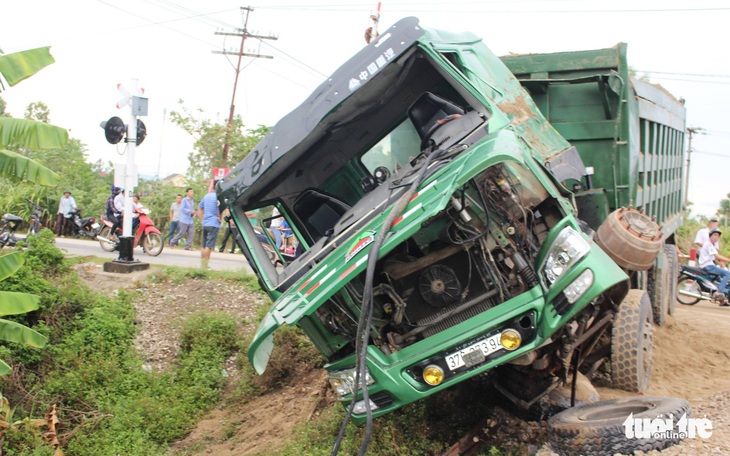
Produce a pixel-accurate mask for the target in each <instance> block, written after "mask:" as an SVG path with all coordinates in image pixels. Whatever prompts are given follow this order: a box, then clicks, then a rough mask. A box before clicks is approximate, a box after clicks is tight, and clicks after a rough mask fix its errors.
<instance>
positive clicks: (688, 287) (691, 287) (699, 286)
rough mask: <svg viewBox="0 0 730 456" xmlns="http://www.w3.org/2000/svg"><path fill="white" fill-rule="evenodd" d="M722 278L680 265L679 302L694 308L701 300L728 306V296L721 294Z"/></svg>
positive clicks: (702, 270)
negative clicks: (719, 288) (720, 284)
mask: <svg viewBox="0 0 730 456" xmlns="http://www.w3.org/2000/svg"><path fill="white" fill-rule="evenodd" d="M719 283H720V276H719V275H717V274H712V273H709V272H707V271H705V270H704V269H702V268H697V267H694V266H686V265H680V269H679V280H678V281H677V301H679V302H680V303H681V304H685V305H688V306H693V305H695V304H697V303H698V302H700V301H701V300H705V301H710V302H714V303H716V304H720V305H721V306H727V305H730V304H728V300H727V296H725V295H724V294H723V293H720V292H719V290H718V284H719Z"/></svg>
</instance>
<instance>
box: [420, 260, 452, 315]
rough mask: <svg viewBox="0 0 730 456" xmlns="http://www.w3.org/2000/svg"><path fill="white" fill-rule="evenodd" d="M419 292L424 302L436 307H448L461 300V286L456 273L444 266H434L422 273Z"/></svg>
mask: <svg viewBox="0 0 730 456" xmlns="http://www.w3.org/2000/svg"><path fill="white" fill-rule="evenodd" d="M418 291H419V292H420V293H421V297H422V298H423V300H424V301H426V302H427V303H429V304H431V305H432V306H434V307H446V306H449V305H451V304H454V303H455V302H458V301H459V299H460V298H461V284H460V283H459V279H458V278H457V277H456V272H454V270H453V269H451V268H450V267H448V266H444V265H442V264H436V265H433V266H431V267H429V268H428V269H426V270H425V271H423V273H421V276H420V277H419V278H418Z"/></svg>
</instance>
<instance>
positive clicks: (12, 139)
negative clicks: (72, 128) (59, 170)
mask: <svg viewBox="0 0 730 456" xmlns="http://www.w3.org/2000/svg"><path fill="white" fill-rule="evenodd" d="M53 62H54V60H53V57H52V56H51V53H50V52H49V50H48V48H39V49H31V50H29V51H23V52H17V53H14V54H9V55H0V74H2V75H3V77H4V78H5V81H6V82H7V84H8V85H9V86H11V87H12V86H14V85H15V84H17V83H18V82H20V81H22V80H24V79H26V78H28V77H30V76H32V75H33V74H35V73H37V72H38V71H40V70H41V69H43V68H44V67H46V66H48V65H50V64H51V63H53ZM0 88H3V89H4V85H3V84H2V81H1V80H0ZM67 142H68V132H67V131H66V130H65V129H63V128H60V127H56V126H53V125H49V124H46V123H43V122H36V121H32V120H28V119H14V118H11V117H0V148H1V147H9V146H12V147H18V148H24V149H55V148H61V147H63V146H64V145H66V143H67ZM0 178H10V179H15V180H25V181H30V182H35V183H37V184H40V185H46V186H53V185H58V179H59V176H58V174H56V173H55V172H53V170H51V169H49V168H46V167H45V166H43V165H41V164H40V163H37V162H35V161H33V160H31V159H29V158H28V157H24V156H22V155H20V154H17V153H15V152H11V151H9V150H2V149H0ZM23 262H24V259H23V256H22V253H21V252H14V253H11V254H9V255H3V256H0V281H2V280H5V279H6V278H8V277H10V276H11V275H13V274H15V272H17V271H18V269H19V268H20V267H21V266H22V265H23ZM39 302H40V298H39V297H38V296H34V295H31V294H28V293H17V292H9V291H0V317H4V316H8V315H20V314H24V313H27V312H31V311H34V310H37V309H38V305H39ZM0 340H4V341H7V342H14V343H23V344H26V345H29V346H31V347H38V348H42V347H44V346H45V345H46V342H48V339H47V338H46V337H45V336H44V335H42V334H40V333H39V332H37V331H35V330H33V329H31V328H28V327H27V326H24V325H22V324H20V323H16V322H14V321H10V320H6V319H4V318H0ZM11 371H12V368H11V367H10V366H9V365H8V364H7V363H6V362H4V361H2V360H0V375H7V374H8V373H10V372H11Z"/></svg>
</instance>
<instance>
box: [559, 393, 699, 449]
mask: <svg viewBox="0 0 730 456" xmlns="http://www.w3.org/2000/svg"><path fill="white" fill-rule="evenodd" d="M631 414H633V418H634V419H650V420H654V419H657V418H659V419H661V420H667V419H670V416H671V420H672V423H673V428H672V432H668V433H667V434H668V435H652V436H647V437H644V436H643V435H640V436H639V437H641V438H636V436H635V435H631V436H627V432H626V431H627V427H626V426H627V425H624V423H625V422H626V419H627V418H629V416H630V415H631ZM685 414H686V416H687V418H689V417H691V416H692V412H691V409H690V406H689V403H687V401H685V400H684V399H679V398H674V397H660V396H637V397H622V398H619V399H613V400H609V401H600V402H593V403H589V404H582V405H579V406H576V407H573V408H569V409H567V410H564V411H562V412H560V413H558V414H557V415H554V416H553V417H551V418H550V419H549V420H548V427H547V431H548V438H549V439H550V446H551V447H552V449H553V451H556V452H557V453H559V454H560V455H561V456H574V455H576V456H577V455H602V454H606V455H612V454H616V453H620V454H633V453H634V451H636V450H641V451H645V452H647V451H651V450H661V449H664V448H667V447H669V446H671V445H675V444H677V443H679V442H680V440H681V439H683V438H684V437H685V435H683V434H682V433H681V432H680V431H683V430H680V429H678V426H677V424H678V422H679V420H680V419H681V418H682V416H683V415H685ZM630 429H631V432H633V430H634V429H633V426H630Z"/></svg>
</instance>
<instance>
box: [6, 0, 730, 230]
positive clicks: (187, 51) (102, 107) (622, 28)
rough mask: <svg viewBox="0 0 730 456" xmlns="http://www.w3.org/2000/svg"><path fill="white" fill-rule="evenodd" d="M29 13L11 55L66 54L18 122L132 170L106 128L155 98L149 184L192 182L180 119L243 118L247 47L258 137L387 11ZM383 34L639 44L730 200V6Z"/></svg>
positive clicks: (38, 8)
mask: <svg viewBox="0 0 730 456" xmlns="http://www.w3.org/2000/svg"><path fill="white" fill-rule="evenodd" d="M299 3H300V2H295V1H293V0H268V1H266V2H265V3H262V4H258V5H257V4H241V3H237V2H233V1H229V0H207V1H206V2H200V1H187V0H178V1H173V0H126V1H124V2H114V1H112V0H74V1H72V2H62V1H58V0H24V1H22V2H7V3H6V4H4V5H3V8H2V14H1V15H0V49H2V51H3V52H4V53H5V54H9V53H12V52H18V51H23V50H27V49H32V48H36V47H41V46H51V54H52V55H53V56H54V58H55V60H56V63H54V64H53V65H51V66H49V67H47V68H45V69H43V70H42V71H41V72H39V73H38V74H36V75H35V76H33V77H31V78H29V79H27V80H25V81H23V82H21V83H19V84H18V85H16V86H15V87H10V88H6V89H7V90H5V91H4V92H2V93H0V97H2V98H3V99H4V100H5V101H6V102H7V104H8V107H7V109H8V111H9V112H10V113H11V114H12V115H13V116H14V117H22V116H23V113H24V111H25V109H26V107H27V106H28V104H29V103H32V102H38V101H41V102H43V103H45V104H46V105H47V106H48V107H49V109H50V119H51V123H53V124H54V125H58V126H60V127H64V128H66V129H68V130H69V134H70V136H71V137H73V138H77V139H79V140H80V141H81V142H82V143H83V144H85V145H86V147H87V154H88V159H89V161H90V162H95V161H97V160H102V161H103V162H105V163H106V162H112V163H126V161H127V156H126V154H125V148H124V143H120V144H118V145H111V144H109V143H107V142H106V140H105V138H104V131H103V130H102V129H101V127H100V126H99V124H100V122H101V121H103V120H107V119H109V118H110V117H112V116H118V117H121V118H122V119H123V120H124V122H125V123H127V122H128V120H129V117H130V110H129V108H128V107H127V108H122V109H117V108H116V104H117V102H118V101H119V100H120V99H121V98H122V96H123V95H122V94H121V93H120V91H119V90H118V89H117V85H118V84H121V85H122V86H123V87H125V88H126V89H128V90H132V89H133V88H134V87H135V86H139V87H140V88H142V89H144V96H145V97H147V98H148V106H149V109H148V114H147V116H144V117H141V118H140V119H141V120H142V121H143V122H144V123H145V125H146V127H147V137H146V138H145V140H144V142H143V143H142V144H141V145H140V146H138V147H137V148H136V153H135V162H136V164H137V167H138V171H139V173H140V174H141V175H145V176H160V177H165V176H167V175H170V174H173V173H181V174H184V173H185V172H186V170H187V167H188V164H189V163H188V154H189V152H190V151H191V150H192V138H191V137H190V136H189V135H188V134H187V133H186V132H185V131H183V130H182V129H180V128H179V127H177V126H176V125H174V124H173V123H172V122H171V121H170V119H169V115H170V113H171V112H172V111H177V112H181V113H184V112H190V113H192V114H193V115H194V116H195V117H197V118H207V119H211V120H217V121H220V122H225V120H226V119H227V118H228V114H229V110H230V108H231V104H232V97H233V86H234V80H235V77H236V64H237V58H236V57H235V56H226V55H223V54H220V52H221V51H230V52H234V53H235V52H237V51H238V49H239V47H240V44H241V42H240V39H239V38H236V37H234V36H230V35H224V34H221V33H236V32H239V31H240V29H242V28H243V27H244V21H245V20H246V11H245V10H242V7H250V9H251V10H252V11H249V13H248V23H247V30H248V32H249V33H251V34H255V35H259V36H264V37H273V38H276V39H254V38H249V39H247V40H246V42H245V46H244V52H247V53H252V54H260V55H265V56H270V57H272V58H263V57H261V58H249V57H245V58H243V59H242V62H241V71H240V73H239V78H238V85H237V90H236V97H235V101H234V106H235V108H234V110H235V113H236V115H240V116H241V118H242V119H243V121H244V124H245V125H246V127H247V128H251V129H253V128H256V127H257V126H259V125H268V126H273V125H274V124H275V123H276V122H277V121H278V120H279V119H280V118H281V117H283V116H284V115H286V114H287V113H288V112H289V111H291V110H292V109H294V108H295V107H296V106H298V105H299V104H300V103H301V102H302V101H304V99H305V98H306V97H307V96H308V95H309V94H310V93H311V92H312V91H313V90H314V89H315V88H316V87H317V86H318V85H319V84H320V83H321V82H323V81H324V80H325V79H326V77H327V76H328V75H330V74H331V73H332V72H334V71H335V70H336V69H337V68H338V67H339V66H340V65H341V64H342V63H344V62H345V61H346V60H347V59H348V58H349V57H351V56H352V55H353V54H355V53H356V52H357V51H358V50H360V49H361V48H362V47H363V46H364V45H365V40H364V38H363V35H364V31H365V28H366V27H368V26H369V25H370V19H369V17H370V15H371V14H372V13H374V12H375V11H376V8H377V1H371V2H368V1H356V0H339V1H326V0H322V1H318V2H314V3H312V4H310V5H308V6H303V5H300V4H299ZM380 14H381V15H380V26H379V29H380V30H385V29H386V28H387V27H389V26H390V25H392V24H393V23H395V22H397V21H398V20H399V19H401V18H403V17H407V16H416V17H418V18H419V19H420V22H421V25H423V26H424V27H428V28H438V29H444V30H450V31H470V32H473V33H475V34H476V35H478V36H480V37H481V38H482V39H483V40H484V42H485V43H486V45H487V46H488V47H489V48H490V49H491V50H492V51H493V52H494V53H496V54H497V55H505V54H509V53H520V54H522V53H539V52H558V51H574V50H582V49H598V48H606V47H611V46H613V45H615V44H616V43H618V42H626V43H628V59H629V65H630V66H631V67H632V68H634V69H636V70H637V71H638V72H639V74H640V75H646V76H648V77H649V78H650V80H651V81H652V82H654V83H658V84H661V85H662V86H663V87H665V88H666V89H667V90H669V92H671V93H672V94H673V95H674V96H676V97H677V98H683V99H685V100H686V102H685V106H686V108H687V126H688V127H692V128H694V129H698V130H699V131H700V134H697V135H694V136H693V140H692V144H691V147H692V153H691V154H690V174H689V192H688V193H689V194H688V197H689V200H690V201H691V202H692V203H693V205H692V212H693V214H695V215H706V216H709V215H712V214H714V213H715V211H716V210H717V209H718V207H719V202H720V200H721V199H724V198H728V194H729V193H730V173H729V172H728V170H730V125H728V123H729V122H730V115H728V108H729V107H730V59H728V55H729V54H730V51H729V50H728V45H729V44H730V26H728V24H730V4H728V2H727V1H725V0H693V1H686V0H685V1H679V0H656V1H655V0H641V1H637V0H633V1H625V0H615V1H613V2H605V1H598V0H562V1H557V0H463V1H460V0H452V1H449V2H445V1H443V0H439V1H436V0H418V1H415V0H399V1H388V0H385V1H383V2H382V5H381V11H380Z"/></svg>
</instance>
